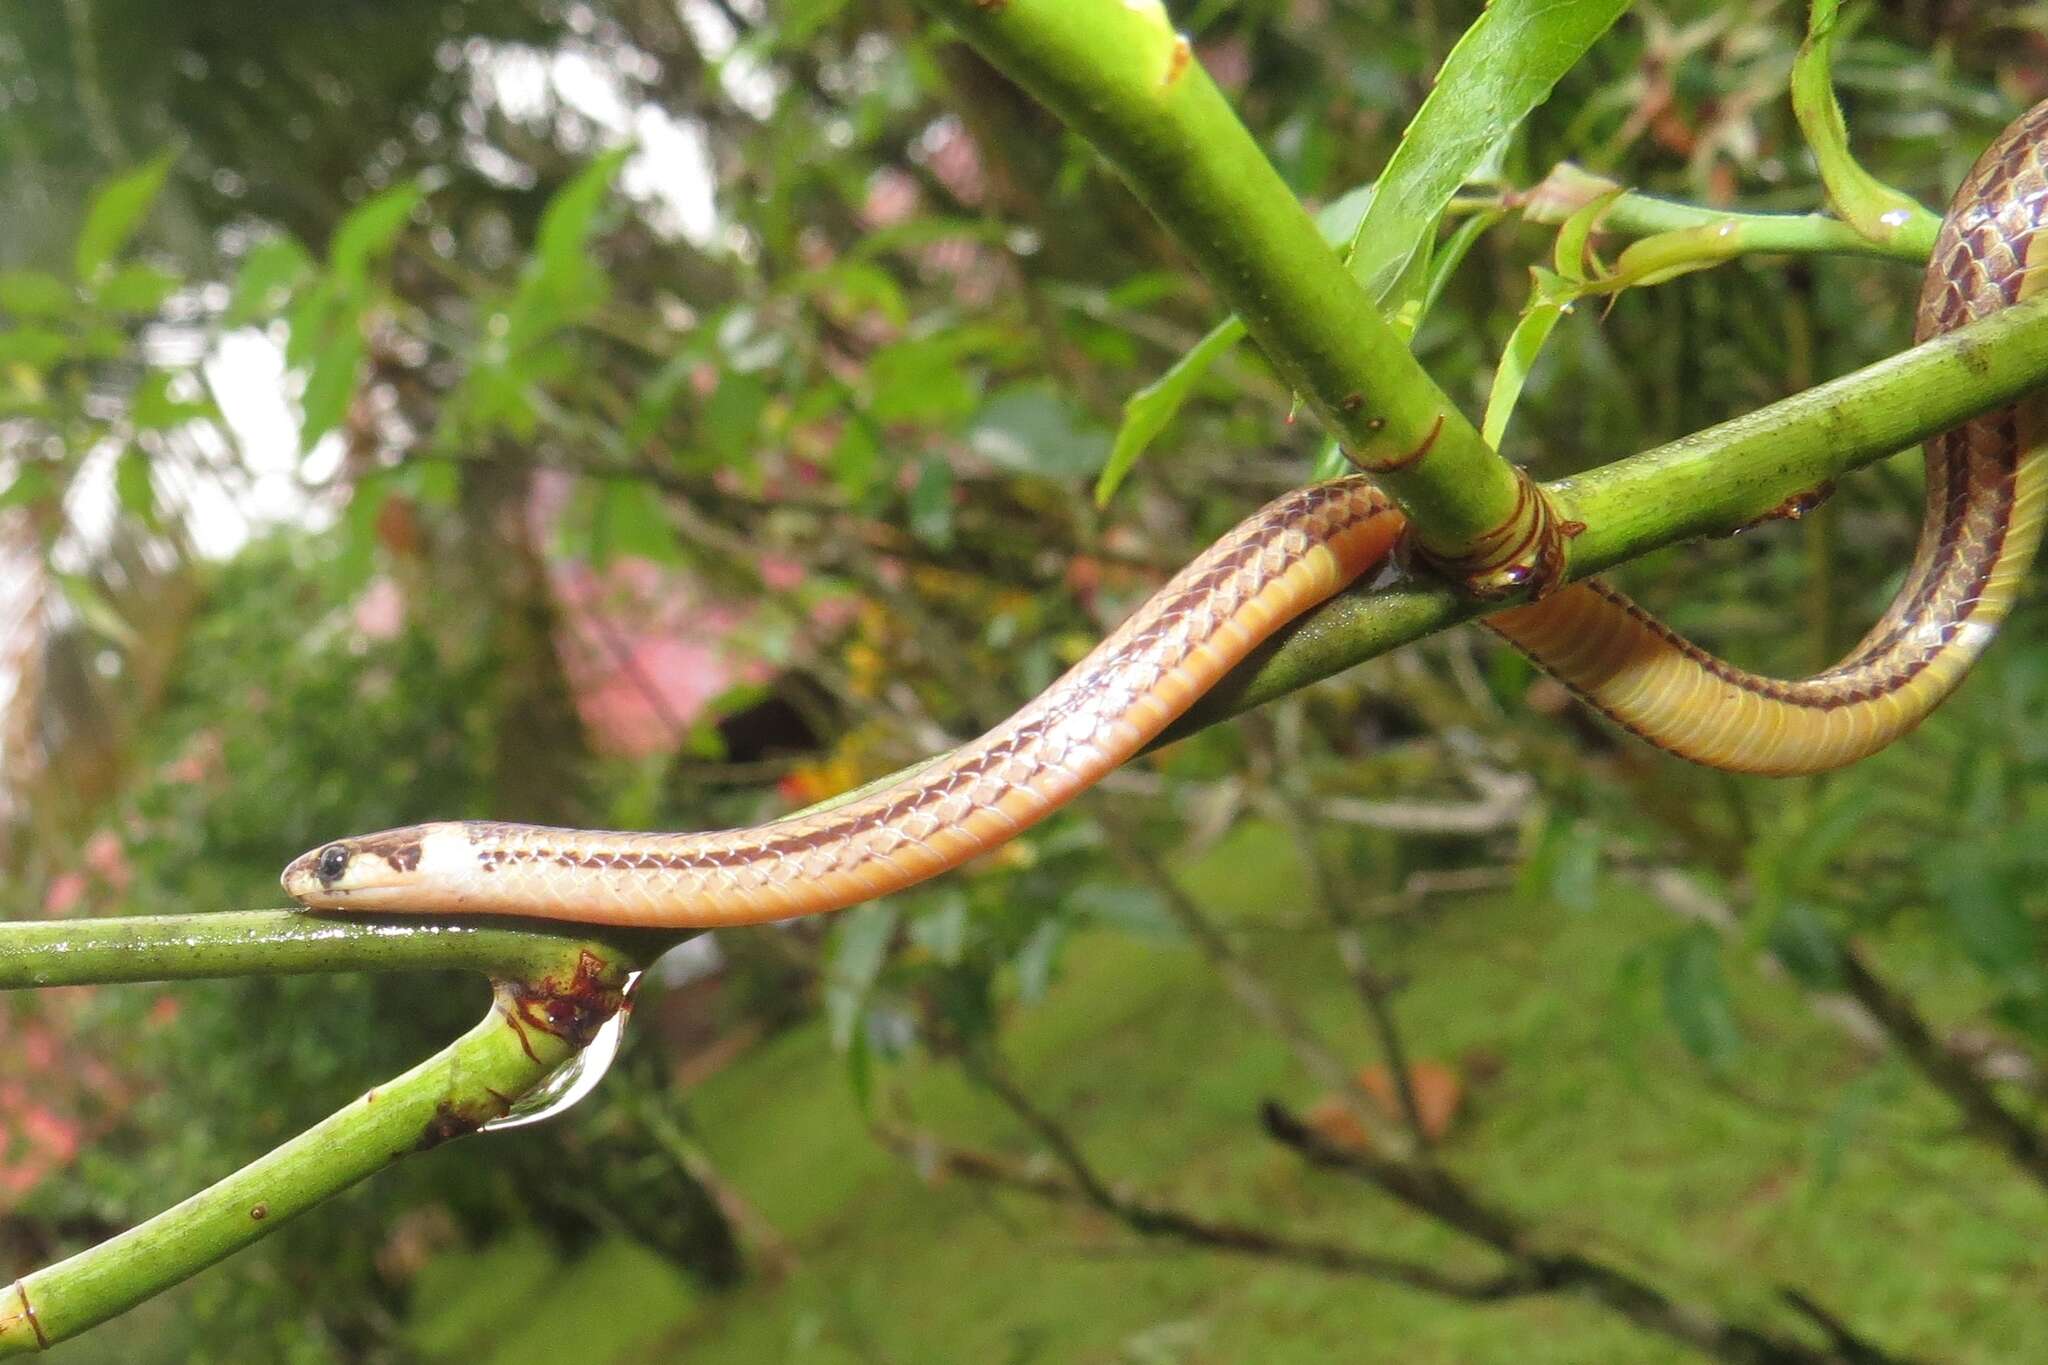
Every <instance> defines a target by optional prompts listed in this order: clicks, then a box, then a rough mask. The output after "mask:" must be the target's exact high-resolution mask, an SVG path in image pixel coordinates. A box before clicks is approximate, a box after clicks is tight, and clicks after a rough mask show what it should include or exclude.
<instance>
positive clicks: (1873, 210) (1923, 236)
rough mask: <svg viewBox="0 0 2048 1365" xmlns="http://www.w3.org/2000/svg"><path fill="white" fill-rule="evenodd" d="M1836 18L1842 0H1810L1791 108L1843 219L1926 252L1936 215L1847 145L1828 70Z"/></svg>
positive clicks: (1861, 229) (1873, 235) (1865, 231)
mask: <svg viewBox="0 0 2048 1365" xmlns="http://www.w3.org/2000/svg"><path fill="white" fill-rule="evenodd" d="M1840 19H1841V5H1840V0H1813V7H1812V9H1811V10H1810V11H1809V12H1808V17H1807V27H1806V41H1805V42H1803V43H1801V44H1800V45H1799V55H1798V57H1797V58H1795V59H1794V60H1793V63H1792V113H1793V115H1794V117H1796V118H1797V119H1798V120H1799V129H1800V131H1801V132H1803V133H1804V134H1806V143H1807V146H1809V147H1810V148H1812V149H1813V159H1814V164H1815V165H1816V166H1817V167H1818V168H1819V170H1820V178H1821V183H1822V184H1823V185H1825V186H1826V187H1827V192H1828V203H1829V204H1830V205H1832V206H1833V208H1834V210H1835V212H1836V213H1837V214H1838V215H1840V217H1841V218H1842V219H1843V221H1845V222H1847V223H1848V224H1849V225H1850V226H1851V227H1853V228H1855V229H1856V230H1857V231H1858V232H1860V233H1862V234H1863V235H1864V236H1865V237H1868V238H1870V239H1871V240H1872V241H1876V242H1890V241H1895V240H1899V239H1904V240H1907V241H1910V242H1912V243H1913V245H1914V250H1915V254H1917V255H1925V254H1927V253H1929V252H1931V251H1933V249H1934V235H1935V233H1936V232H1938V231H1939V230H1940V228H1941V219H1940V217H1939V216H1938V215H1937V214H1934V213H1932V212H1930V211H1929V210H1928V209H1927V208H1925V207H1924V206H1922V205H1921V204H1920V202H1919V201H1918V200H1916V199H1914V198H1913V197H1912V196H1911V195H1908V194H1903V193H1901V192H1900V191H1898V190H1895V189H1893V188H1892V187H1891V186H1890V185H1887V184H1885V183H1884V182H1883V181H1882V180H1879V179H1878V178H1877V177H1876V176H1874V175H1872V174H1871V173H1870V172H1869V171H1867V170H1865V169H1864V167H1863V164H1862V163H1861V162H1859V161H1857V160H1856V157H1855V154H1854V153H1853V152H1851V151H1850V150H1849V128H1848V125H1847V124H1846V123H1845V122H1844V121H1843V119H1842V106H1841V104H1840V103H1838V102H1837V101H1836V99H1835V86H1834V80H1833V78H1832V76H1831V74H1830V67H1831V66H1832V64H1833V60H1834V43H1835V32H1836V25H1837V24H1838V23H1839V22H1840Z"/></svg>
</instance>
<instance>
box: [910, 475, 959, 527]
mask: <svg viewBox="0 0 2048 1365" xmlns="http://www.w3.org/2000/svg"><path fill="white" fill-rule="evenodd" d="M910 533H911V534H912V535H914V536H916V537H917V538H918V539H919V540H921V541H923V542H924V543H925V544H927V545H929V546H931V547H932V548H933V549H935V550H943V549H945V548H946V547H947V546H949V545H951V544H952V543H953V467H952V466H951V465H949V464H947V463H946V461H945V460H944V459H943V458H941V457H940V456H937V455H927V456H926V457H925V458H924V461H923V463H922V465H921V466H920V468H919V469H918V473H917V483H916V484H914V485H913V486H912V487H911V490H910Z"/></svg>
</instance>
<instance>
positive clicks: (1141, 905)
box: [1061, 881, 1181, 938]
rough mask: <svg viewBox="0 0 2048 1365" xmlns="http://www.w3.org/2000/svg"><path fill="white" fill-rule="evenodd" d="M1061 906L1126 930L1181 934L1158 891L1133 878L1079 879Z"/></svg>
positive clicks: (1151, 935) (1150, 934) (1155, 935)
mask: <svg viewBox="0 0 2048 1365" xmlns="http://www.w3.org/2000/svg"><path fill="white" fill-rule="evenodd" d="M1061 908H1062V909H1064V910H1066V911H1068V912H1070V913H1072V914H1075V915H1082V916H1085V917H1087V918H1088V919H1092V920H1095V921H1097V922H1098V923H1101V924H1105V925H1108V926H1109V927H1110V928H1112V929H1117V930H1120V931H1122V932H1123V933H1126V934H1139V935H1143V936H1144V937H1146V938H1179V937H1181V927H1180V921H1178V920H1176V919H1175V918H1174V917H1173V915H1172V914H1171V913H1170V912H1168V910H1167V908H1166V903H1165V902H1164V901H1162V900H1161V899H1160V898H1159V893H1158V892H1157V891H1154V890H1153V889H1152V888H1151V887H1149V886H1141V885H1139V884H1138V883H1136V882H1121V881H1116V882H1111V881H1090V882H1082V883H1081V884H1080V885H1079V886H1076V887H1075V888H1074V889H1073V890H1072V891H1069V892H1068V893H1067V894H1066V897H1065V898H1064V899H1063V900H1062V902H1061Z"/></svg>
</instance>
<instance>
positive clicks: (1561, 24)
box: [1351, 0, 1628, 314]
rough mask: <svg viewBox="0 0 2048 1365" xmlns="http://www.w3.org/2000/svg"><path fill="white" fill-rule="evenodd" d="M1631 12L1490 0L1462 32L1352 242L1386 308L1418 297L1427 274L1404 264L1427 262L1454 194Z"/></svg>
mask: <svg viewBox="0 0 2048 1365" xmlns="http://www.w3.org/2000/svg"><path fill="white" fill-rule="evenodd" d="M1627 8H1628V3H1627V0H1578V3H1575V4H1568V5H1561V4H1558V3H1557V0H1493V3H1492V4H1490V5H1489V6H1487V8H1486V11H1485V12H1484V13H1483V14H1481V15H1480V16H1479V19H1478V21H1477V22H1475V23H1474V24H1473V25H1472V27H1471V28H1469V29H1467V30H1465V34H1464V36H1463V37H1462V38H1460V39H1459V40H1458V43H1457V46H1456V47H1454V48H1452V49H1451V52H1450V55H1449V56H1447V57H1445V58H1444V64H1443V66H1442V67H1441V68H1440V69H1439V70H1438V72H1437V77H1436V86H1435V88H1434V89H1432V90H1431V91H1430V92H1429V97H1428V98H1427V99H1425V100H1423V102H1422V108H1421V109H1419V110H1418V111H1416V115H1415V118H1414V119H1413V120H1412V121H1411V122H1410V123H1409V125H1408V128H1407V131H1405V132H1404V133H1403V134H1402V135H1401V145H1400V146H1399V147H1397V148H1395V149H1394V155H1393V157H1392V158H1391V159H1389V160H1388V162H1387V165H1386V169H1385V170H1383V171H1382V172H1381V173H1380V177H1379V188H1378V191H1377V192H1376V193H1375V194H1374V195H1373V200H1372V206H1371V207H1370V208H1369V209H1367V210H1366V213H1365V217H1364V219H1363V220H1362V221H1360V223H1359V225H1358V231H1357V233H1356V234H1355V235H1354V237H1353V239H1352V251H1351V273H1352V275H1353V276H1354V277H1355V278H1356V279H1357V280H1358V281H1359V282H1360V283H1362V284H1363V285H1364V286H1365V288H1366V292H1367V293H1369V294H1370V295H1371V296H1372V297H1373V298H1374V299H1376V300H1378V302H1379V304H1380V307H1381V311H1382V312H1386V313H1390V314H1392V313H1399V312H1401V311H1402V310H1403V309H1404V308H1406V307H1408V306H1409V305H1410V304H1413V303H1417V302H1419V301H1420V299H1421V296H1422V291H1423V288H1424V287H1425V286H1426V277H1424V276H1422V275H1420V274H1419V273H1415V272H1411V270H1410V267H1411V265H1412V264H1414V263H1416V262H1417V261H1418V260H1422V259H1426V254H1427V248H1428V245H1429V243H1430V242H1431V241H1432V239H1433V238H1434V237H1435V235H1436V227H1437V222H1438V220H1439V219H1441V218H1442V216H1443V211H1444V206H1445V205H1447V204H1448V203H1450V201H1451V196H1452V195H1453V194H1455V193H1457V191H1458V188H1459V187H1460V186H1462V185H1463V184H1465V183H1466V182H1467V181H1468V180H1470V179H1471V178H1472V177H1473V174H1474V173H1475V172H1476V171H1477V170H1478V169H1479V168H1480V167H1481V166H1483V165H1484V164H1485V163H1486V162H1487V160H1488V159H1489V158H1491V157H1493V156H1495V155H1496V154H1497V152H1498V149H1499V148H1500V147H1501V146H1502V145H1503V144H1504V143H1505V142H1506V141H1507V139H1508V137H1509V136H1510V135H1511V134H1512V133H1513V132H1514V130H1515V129H1516V127H1517V126H1519V125H1520V124H1521V122H1522V120H1523V119H1524V118H1526V117H1528V115H1529V111H1530V110H1532V109H1534V108H1535V107H1536V106H1537V105H1539V104H1541V103H1543V101H1544V100H1545V99H1547V98H1549V96H1550V91H1551V88H1552V87H1553V86H1555V85H1556V84H1557V82H1558V80H1559V78H1560V77H1562V76H1563V75H1564V74H1565V72H1567V71H1569V70H1571V68H1572V67H1573V66H1575V65H1577V63H1578V61H1579V59H1580V58H1581V57H1583V56H1585V54H1586V50H1587V49H1588V48H1590V47H1592V45H1593V43H1594V41H1595V40H1596V39H1598V38H1599V37H1600V35H1601V34H1603V33H1605V32H1606V31H1607V30H1608V29H1609V28H1610V27H1611V26H1612V25H1613V23H1614V21H1615V20H1616V19H1618V18H1620V17H1621V13H1622V11H1623V10H1625V9H1627Z"/></svg>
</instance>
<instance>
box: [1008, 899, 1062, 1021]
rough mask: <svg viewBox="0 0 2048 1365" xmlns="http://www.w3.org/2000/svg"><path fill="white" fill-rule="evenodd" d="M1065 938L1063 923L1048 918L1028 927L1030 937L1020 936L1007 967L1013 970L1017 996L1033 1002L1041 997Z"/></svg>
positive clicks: (1050, 982) (1049, 981)
mask: <svg viewBox="0 0 2048 1365" xmlns="http://www.w3.org/2000/svg"><path fill="white" fill-rule="evenodd" d="M1066 941H1067V929H1066V923H1065V922H1064V921H1063V920H1058V919H1049V920H1046V921H1045V922H1044V923H1043V924H1041V925H1039V926H1038V927H1037V928H1036V929H1034V930H1032V931H1031V937H1030V938H1027V939H1025V940H1024V946H1023V947H1022V948H1019V949H1018V950H1017V955H1016V956H1015V957H1013V958H1011V959H1010V967H1011V969H1012V970H1013V971H1015V972H1016V973H1017V998H1018V999H1019V1000H1022V1001H1023V1002H1024V1003H1026V1004H1036V1003H1037V1002H1038V1001H1040V1000H1043V999H1044V998H1045V992H1046V989H1047V988H1048V987H1049V986H1051V985H1052V975H1053V968H1054V967H1055V966H1056V965H1057V964H1058V962H1059V953H1060V947H1061V945H1063V944H1064V943H1065V942H1066Z"/></svg>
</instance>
